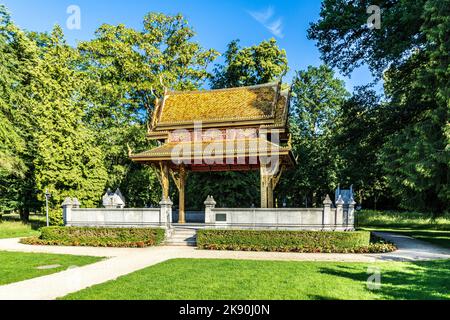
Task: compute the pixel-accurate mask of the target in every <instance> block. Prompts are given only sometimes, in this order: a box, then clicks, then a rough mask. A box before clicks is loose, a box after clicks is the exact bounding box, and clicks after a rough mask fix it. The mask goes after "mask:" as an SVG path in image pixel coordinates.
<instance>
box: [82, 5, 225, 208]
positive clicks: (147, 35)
mask: <svg viewBox="0 0 450 320" xmlns="http://www.w3.org/2000/svg"><path fill="white" fill-rule="evenodd" d="M194 36H195V33H194V31H193V29H192V28H191V27H190V26H189V24H188V22H187V21H186V20H185V19H184V18H183V16H182V15H175V16H168V15H164V14H162V13H149V14H147V15H146V16H145V18H144V28H143V30H142V31H137V30H134V29H131V28H127V27H125V26H124V25H122V24H120V25H117V26H113V25H103V26H101V27H100V28H99V29H98V30H97V32H96V38H95V39H94V40H92V41H88V42H83V43H81V44H80V45H79V50H80V52H81V54H82V56H83V59H84V66H83V67H84V70H86V72H87V73H88V74H89V75H90V78H91V85H90V92H89V95H90V100H91V104H90V106H89V108H88V110H87V114H86V117H85V121H86V122H87V123H88V124H89V126H90V127H91V128H93V129H94V130H95V132H96V139H97V141H98V142H99V143H100V146H101V148H102V150H103V152H104V153H105V155H106V162H105V164H106V168H107V170H108V173H109V177H108V186H109V187H111V188H115V187H118V186H120V187H121V188H122V189H123V192H124V194H125V196H126V197H127V198H128V199H129V200H130V201H129V202H128V203H129V204H130V205H145V204H157V203H158V202H159V201H160V199H159V197H160V194H161V193H160V191H159V186H158V183H157V179H156V176H155V173H154V172H153V170H152V169H150V168H147V167H141V166H136V165H134V164H133V163H132V162H131V161H130V160H129V158H128V149H127V144H128V145H129V146H130V147H131V148H132V149H133V150H139V151H141V150H144V149H148V148H151V147H152V146H151V145H149V143H148V141H147V140H146V133H147V132H146V131H147V120H148V119H151V117H152V112H153V106H154V104H155V98H156V97H157V96H159V97H160V96H162V95H163V93H164V90H165V87H167V88H171V89H176V90H192V89H197V88H199V87H200V86H201V85H202V84H203V82H204V81H205V79H207V77H208V76H209V73H208V72H207V67H208V66H209V64H210V63H211V62H212V61H213V60H214V59H215V58H216V56H217V53H216V52H215V51H214V50H205V49H203V48H202V47H201V46H200V45H199V44H198V43H196V42H194V41H193V37H194ZM139 177H141V179H139ZM140 180H141V181H140ZM149 188H150V189H149ZM124 190H125V191H124ZM138 195H139V196H138Z"/></svg>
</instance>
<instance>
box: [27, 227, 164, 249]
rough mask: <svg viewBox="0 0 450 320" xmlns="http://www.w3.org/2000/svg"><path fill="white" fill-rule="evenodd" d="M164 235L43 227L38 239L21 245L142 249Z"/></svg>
mask: <svg viewBox="0 0 450 320" xmlns="http://www.w3.org/2000/svg"><path fill="white" fill-rule="evenodd" d="M164 234H165V231H164V229H160V228H84V227H44V228H42V229H41V236H40V237H34V238H26V239H22V243H25V244H32V245H60V246H91V247H129V248H143V247H149V246H155V245H158V244H160V243H161V242H162V241H163V240H164Z"/></svg>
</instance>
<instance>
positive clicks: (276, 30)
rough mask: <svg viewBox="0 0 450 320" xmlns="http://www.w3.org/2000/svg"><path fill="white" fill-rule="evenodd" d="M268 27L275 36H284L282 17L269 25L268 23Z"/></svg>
mask: <svg viewBox="0 0 450 320" xmlns="http://www.w3.org/2000/svg"><path fill="white" fill-rule="evenodd" d="M266 28H267V29H269V31H270V32H272V33H273V34H274V35H275V36H277V37H279V38H283V37H284V35H283V20H282V19H281V18H278V19H277V20H275V21H274V22H272V23H270V24H269V25H266Z"/></svg>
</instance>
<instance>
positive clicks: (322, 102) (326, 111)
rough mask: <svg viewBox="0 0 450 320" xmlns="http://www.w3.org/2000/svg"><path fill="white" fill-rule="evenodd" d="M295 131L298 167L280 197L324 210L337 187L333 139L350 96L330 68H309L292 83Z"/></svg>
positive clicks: (298, 73)
mask: <svg viewBox="0 0 450 320" xmlns="http://www.w3.org/2000/svg"><path fill="white" fill-rule="evenodd" d="M292 93H293V98H292V101H291V103H292V105H291V131H292V135H293V147H294V153H295V155H296V156H297V157H298V165H297V167H296V168H295V169H294V170H292V171H291V172H288V173H287V174H286V177H285V179H283V180H282V184H281V186H280V188H279V191H278V194H279V196H282V197H287V198H288V200H289V202H290V203H289V204H290V205H295V206H305V205H307V206H321V205H322V201H323V198H324V197H325V196H326V194H329V193H330V192H332V190H334V188H336V187H337V185H338V183H339V181H338V168H339V164H340V156H339V152H336V150H335V146H334V143H333V142H334V141H333V137H334V135H335V133H336V131H337V130H338V128H339V115H340V113H341V108H342V105H343V103H344V102H345V100H346V98H347V97H348V95H349V94H348V92H347V91H346V89H345V86H344V82H343V81H341V80H339V79H337V78H335V76H334V72H333V71H332V70H331V69H330V68H329V67H327V66H325V65H322V66H320V67H312V66H309V67H308V69H307V70H305V71H299V72H297V73H296V76H295V78H294V80H293V83H292Z"/></svg>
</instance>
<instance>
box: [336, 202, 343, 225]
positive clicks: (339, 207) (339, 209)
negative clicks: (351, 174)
mask: <svg viewBox="0 0 450 320" xmlns="http://www.w3.org/2000/svg"><path fill="white" fill-rule="evenodd" d="M335 224H336V227H343V225H344V199H342V196H341V195H340V196H339V199H337V201H336V219H335Z"/></svg>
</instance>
